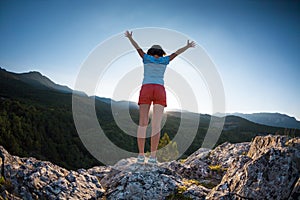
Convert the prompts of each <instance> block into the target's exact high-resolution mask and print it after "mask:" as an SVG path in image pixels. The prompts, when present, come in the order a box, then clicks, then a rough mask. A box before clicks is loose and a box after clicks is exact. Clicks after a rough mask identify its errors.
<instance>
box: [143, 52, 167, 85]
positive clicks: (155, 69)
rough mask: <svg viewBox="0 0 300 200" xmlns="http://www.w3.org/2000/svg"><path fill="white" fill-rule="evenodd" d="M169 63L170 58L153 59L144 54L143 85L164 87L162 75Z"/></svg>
mask: <svg viewBox="0 0 300 200" xmlns="http://www.w3.org/2000/svg"><path fill="white" fill-rule="evenodd" d="M169 62H170V56H165V57H159V58H155V57H154V56H150V55H148V54H144V57H143V63H144V79H143V85H144V84H160V85H164V74H165V71H166V67H167V65H168V64H169Z"/></svg>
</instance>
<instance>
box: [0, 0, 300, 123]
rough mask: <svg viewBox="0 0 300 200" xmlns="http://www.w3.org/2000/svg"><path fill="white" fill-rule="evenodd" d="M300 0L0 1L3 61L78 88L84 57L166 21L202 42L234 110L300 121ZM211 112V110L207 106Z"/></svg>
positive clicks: (166, 25)
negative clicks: (117, 36)
mask: <svg viewBox="0 0 300 200" xmlns="http://www.w3.org/2000/svg"><path fill="white" fill-rule="evenodd" d="M299 21H300V2H299V1H258V0H257V1H230V0H227V1H199V0H194V1H192V0H186V1H174V0H170V1H169V0H164V1H160V0H158V1H155V0H153V1H143V0H139V1H135V0H132V1H121V0H120V1H115V0H109V1H107V0H105V1H100V0H99V1H83V0H82V1H71V0H70V1H66V0H57V1H54V0H51V1H31V0H28V1H22V0H19V1H16V0H1V1H0V30H1V34H0V44H1V47H0V66H1V67H2V68H5V69H6V70H8V71H13V72H26V71H33V70H36V71H40V72H41V73H42V74H44V75H46V76H47V77H49V78H50V79H52V80H53V81H55V82H56V83H59V84H63V85H67V86H69V87H70V88H73V86H74V82H75V79H76V76H77V74H78V72H79V69H80V66H81V64H82V62H84V60H85V59H86V58H87V56H88V55H89V53H90V52H91V51H92V50H93V49H94V48H95V47H96V46H97V45H98V44H99V43H101V42H103V41H104V40H105V39H107V38H109V37H111V36H112V35H115V34H118V33H120V32H124V31H125V30H127V29H129V30H130V29H134V28H142V27H162V28H168V29H173V30H176V31H179V32H182V33H184V34H186V35H188V36H190V37H191V38H192V39H194V40H195V41H196V42H197V43H198V44H199V45H201V46H202V47H203V48H204V49H205V50H206V51H207V53H208V54H209V56H210V57H211V59H212V60H213V62H214V63H215V64H216V67H217V70H218V71H219V73H220V76H221V78H222V80H223V85H224V88H225V95H226V105H227V112H244V113H252V112H280V113H285V114H288V115H291V116H294V117H296V118H297V119H300V90H299V88H300V80H299V75H300V56H299V52H300V26H299ZM204 112H205V111H204Z"/></svg>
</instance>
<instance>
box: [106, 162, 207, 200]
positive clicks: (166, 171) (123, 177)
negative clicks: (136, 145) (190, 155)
mask: <svg viewBox="0 0 300 200" xmlns="http://www.w3.org/2000/svg"><path fill="white" fill-rule="evenodd" d="M166 166H167V165H166V163H163V164H159V165H150V164H138V163H136V159H135V158H128V159H123V160H120V161H119V162H118V163H116V164H115V165H114V166H113V167H112V168H113V170H112V171H111V173H110V174H108V175H107V176H105V177H104V178H103V179H102V180H101V184H102V185H103V187H104V188H105V189H106V198H107V199H112V200H114V199H144V200H147V199H149V200H150V199H151V200H152V199H165V198H167V197H171V196H172V195H173V194H176V193H180V194H181V195H182V197H184V196H185V197H194V199H197V198H199V199H200V198H202V199H203V198H205V196H206V195H207V193H208V192H209V190H208V189H206V188H205V187H203V186H201V185H199V184H196V183H195V184H192V183H190V182H189V181H187V180H184V179H183V178H182V177H181V176H180V175H179V174H178V173H176V172H175V171H173V170H171V169H170V168H168V167H166Z"/></svg>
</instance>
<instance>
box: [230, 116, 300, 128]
mask: <svg viewBox="0 0 300 200" xmlns="http://www.w3.org/2000/svg"><path fill="white" fill-rule="evenodd" d="M231 115H234V116H238V117H242V118H244V119H247V120H249V121H252V122H255V123H259V124H264V125H268V126H275V127H284V128H296V129H300V122H299V121H297V120H296V118H295V117H290V116H288V115H286V114H281V113H252V114H243V113H232V114H231Z"/></svg>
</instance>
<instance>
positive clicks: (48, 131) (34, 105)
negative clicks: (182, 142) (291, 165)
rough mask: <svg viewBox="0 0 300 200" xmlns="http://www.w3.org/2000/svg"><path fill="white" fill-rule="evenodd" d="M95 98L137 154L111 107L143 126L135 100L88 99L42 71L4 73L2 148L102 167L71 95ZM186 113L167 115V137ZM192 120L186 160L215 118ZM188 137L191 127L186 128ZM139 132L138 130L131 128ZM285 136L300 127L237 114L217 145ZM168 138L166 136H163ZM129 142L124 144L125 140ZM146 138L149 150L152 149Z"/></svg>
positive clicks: (0, 77) (102, 118)
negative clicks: (81, 130) (85, 139)
mask: <svg viewBox="0 0 300 200" xmlns="http://www.w3.org/2000/svg"><path fill="white" fill-rule="evenodd" d="M73 94H74V95H79V96H81V97H83V98H86V99H94V100H95V110H96V114H97V118H98V121H99V124H100V125H101V128H102V129H103V130H104V132H105V134H106V136H107V137H108V138H109V139H110V140H111V141H113V142H114V143H115V144H116V145H117V146H119V147H121V148H123V149H125V150H128V151H131V152H137V144H136V138H135V137H133V136H129V135H127V134H126V133H124V131H122V130H121V129H120V127H118V125H117V124H116V122H115V120H114V117H113V115H112V110H111V105H112V104H114V105H117V106H115V108H116V109H118V112H123V110H128V108H129V113H130V115H131V118H132V120H133V121H134V122H135V123H136V124H138V106H137V105H136V103H134V102H128V101H115V100H112V99H109V98H103V97H97V96H91V97H88V96H87V95H86V94H84V93H83V92H81V91H75V92H74V91H73V90H72V89H70V88H68V87H66V86H61V85H58V84H56V83H54V82H53V81H51V80H50V79H49V78H47V77H46V76H43V75H42V74H41V73H39V72H28V73H20V74H17V73H13V72H9V71H6V70H5V69H2V68H1V69H0V127H1V129H0V145H2V146H3V147H4V148H6V149H7V150H8V151H9V152H11V153H13V154H14V155H18V156H33V157H36V158H38V159H43V160H49V161H51V162H53V163H55V164H59V165H60V166H63V167H65V168H67V169H78V168H81V167H84V168H88V167H91V166H94V165H101V163H99V161H97V160H96V159H95V158H94V157H93V156H92V155H90V153H89V152H88V151H87V150H86V148H85V147H84V145H83V144H82V142H81V140H80V138H79V136H78V134H77V131H76V127H75V125H74V120H73V115H72V95H73ZM182 114H183V112H179V111H169V112H166V122H165V125H164V127H163V128H162V133H167V134H168V135H169V137H170V139H172V138H174V137H175V135H176V133H177V131H178V129H179V125H180V122H181V116H183V115H182ZM184 116H185V117H187V118H188V120H190V121H193V120H199V121H200V123H199V126H198V130H197V133H196V136H195V138H194V140H193V142H192V144H191V146H190V147H189V148H188V149H187V150H186V152H185V153H184V155H183V156H182V157H183V158H184V157H187V156H189V155H190V154H192V153H193V152H195V151H196V150H197V149H199V147H201V145H202V143H203V140H204V137H205V135H206V133H207V130H208V128H209V123H210V120H211V118H212V117H214V116H210V115H207V114H199V113H191V112H186V111H184ZM185 128H186V129H185V130H186V136H185V137H189V129H188V128H189V127H185ZM128 129H129V130H130V131H132V132H135V131H136V130H134V129H135V128H134V127H128ZM267 134H280V135H283V134H285V135H291V136H300V130H299V129H286V128H283V127H275V126H268V125H263V124H260V123H257V122H256V123H254V122H251V121H249V120H247V119H244V118H242V117H238V116H233V115H231V116H226V117H225V124H224V128H223V130H222V134H221V136H220V138H219V140H218V142H217V144H216V145H219V144H221V143H223V142H226V141H228V142H233V143H237V142H246V141H247V142H249V141H251V140H252V139H253V138H254V137H255V136H257V135H267ZM162 135H163V134H162ZM124 141H125V142H124ZM149 143H150V141H149V139H147V143H146V146H145V148H146V150H147V149H148V150H149V148H150V146H149Z"/></svg>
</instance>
